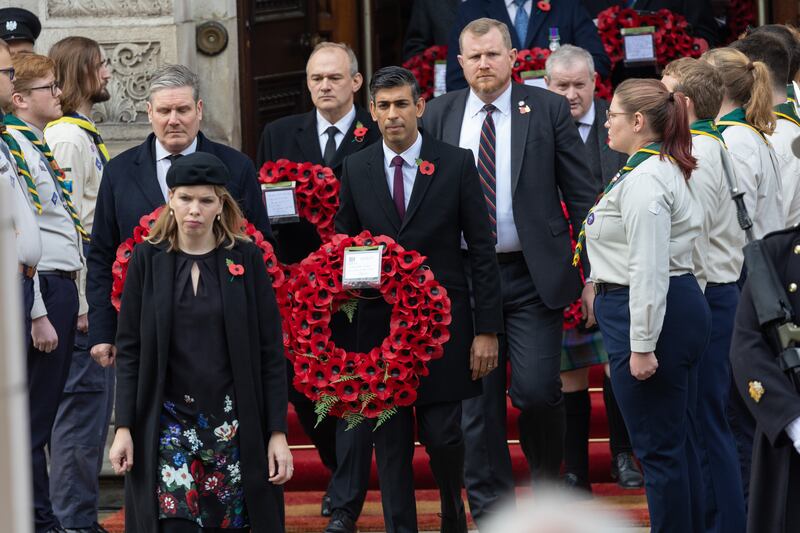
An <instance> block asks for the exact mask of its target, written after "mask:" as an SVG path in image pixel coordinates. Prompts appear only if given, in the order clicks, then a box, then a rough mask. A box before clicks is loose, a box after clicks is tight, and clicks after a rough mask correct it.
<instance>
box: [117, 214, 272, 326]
mask: <svg viewBox="0 0 800 533" xmlns="http://www.w3.org/2000/svg"><path fill="white" fill-rule="evenodd" d="M162 209H164V207H163V206H162V207H158V208H156V209H155V211H153V212H152V213H150V214H149V215H144V216H143V217H142V218H140V219H139V225H138V226H136V227H135V228H133V237H130V238H128V239H127V240H125V242H123V243H122V244H120V245H119V246H118V247H117V258H116V260H115V261H114V265H113V266H112V267H111V274H112V276H113V282H112V284H111V304H112V305H113V306H114V309H116V310H117V311H119V307H120V303H121V299H122V289H123V288H124V286H125V278H126V276H127V275H128V264H129V263H130V260H131V257H133V247H134V246H136V245H137V244H139V243H141V242H142V241H144V238H145V237H147V236H148V235H149V234H150V229H151V228H152V227H153V224H155V223H156V220H157V219H158V216H159V215H160V214H161V210H162ZM242 230H243V231H244V233H245V234H247V236H248V237H250V238H251V239H252V240H253V242H254V243H255V244H256V246H258V247H259V248H260V249H261V252H262V253H263V255H264V264H265V265H266V266H267V272H268V273H269V275H270V278H271V279H272V288H273V289H274V290H275V298H276V299H277V300H278V304H279V306H280V308H281V311H283V309H284V308H286V307H287V306H286V305H283V304H284V302H285V301H286V297H287V295H288V292H287V291H288V283H287V281H288V277H287V272H286V270H285V268H284V267H283V266H282V265H281V264H280V263H279V262H278V259H277V258H276V257H275V252H274V251H273V250H272V245H271V244H270V243H269V241H266V240H264V235H262V234H261V232H260V231H258V230H257V229H256V228H255V226H253V225H252V224H251V223H249V222H248V221H247V220H244V221H243V223H242ZM228 272H229V273H230V274H231V276H234V277H235V276H241V275H242V274H244V267H243V266H242V265H236V264H233V263H228ZM231 280H233V277H231Z"/></svg>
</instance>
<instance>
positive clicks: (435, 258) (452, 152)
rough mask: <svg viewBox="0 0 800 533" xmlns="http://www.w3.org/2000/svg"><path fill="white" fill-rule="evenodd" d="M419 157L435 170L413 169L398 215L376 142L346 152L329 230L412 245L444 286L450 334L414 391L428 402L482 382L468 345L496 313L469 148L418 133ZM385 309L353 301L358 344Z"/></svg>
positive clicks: (482, 205)
mask: <svg viewBox="0 0 800 533" xmlns="http://www.w3.org/2000/svg"><path fill="white" fill-rule="evenodd" d="M420 159H422V160H423V161H429V162H431V163H433V165H434V167H435V170H434V172H433V174H432V175H430V176H426V175H424V174H422V173H420V172H417V176H416V178H415V181H414V188H413V190H412V193H411V199H410V201H409V204H408V209H407V210H406V215H405V218H404V219H403V221H402V222H401V221H400V216H399V215H398V214H397V210H396V209H395V206H394V203H393V201H392V196H391V194H390V192H389V185H388V183H387V181H386V171H385V170H384V166H383V160H384V156H383V143H375V144H373V145H372V146H370V147H368V148H366V149H365V150H362V151H361V152H359V153H357V154H355V155H352V156H350V157H348V158H347V159H346V160H345V162H344V168H343V170H342V190H341V204H340V206H339V212H338V214H337V215H336V230H337V231H338V232H339V233H346V234H348V235H357V234H358V233H360V232H361V231H363V230H369V231H370V232H371V233H372V234H373V235H387V236H389V237H391V238H392V239H394V240H395V241H397V242H398V243H400V244H401V245H402V246H403V247H405V248H406V249H408V250H416V251H417V252H419V253H420V254H422V255H424V256H426V257H427V259H426V260H425V264H426V265H428V266H429V267H430V269H431V271H432V272H433V274H434V276H435V277H436V280H437V281H439V283H441V284H442V285H444V287H445V288H446V289H447V294H448V296H449V297H450V300H451V303H452V316H453V321H452V323H451V324H450V340H449V341H448V342H447V343H446V344H445V345H444V356H443V357H442V358H441V359H437V360H434V361H431V362H430V363H428V368H429V370H430V374H429V375H428V376H427V377H425V378H422V380H421V384H420V388H419V390H418V391H417V392H418V396H417V404H429V403H435V402H445V401H455V400H461V399H464V398H470V397H473V396H477V395H479V394H480V393H481V382H480V381H473V380H472V377H471V372H470V369H469V353H470V347H471V346H472V341H473V338H474V336H475V333H500V332H502V330H503V316H502V304H501V299H500V277H499V276H500V274H499V269H498V266H497V259H496V256H495V252H494V239H493V238H492V233H491V227H490V226H489V215H488V211H487V209H486V201H485V200H484V196H483V191H482V189H481V185H480V182H479V181H478V180H479V178H478V171H477V170H476V169H475V160H474V159H473V157H472V153H471V152H470V151H468V150H463V149H461V148H457V147H455V146H450V145H447V144H444V143H442V142H439V141H437V140H436V139H434V138H433V137H432V136H430V135H427V134H426V133H424V132H423V135H422V150H421V152H420ZM462 232H463V235H464V239H465V240H466V242H467V246H468V247H469V260H470V266H471V268H472V281H473V287H472V296H473V297H474V301H475V310H474V317H473V312H472V309H471V308H470V291H469V288H468V286H467V279H466V276H465V274H464V259H463V252H462V250H461V234H462ZM390 312H391V307H390V306H389V305H388V304H386V303H385V302H384V301H383V300H382V299H374V300H359V314H358V348H359V351H362V352H366V351H368V350H370V349H371V348H372V347H374V346H378V345H380V343H381V341H382V340H383V339H384V337H385V336H386V335H387V333H388V331H389V316H390ZM473 318H474V329H473Z"/></svg>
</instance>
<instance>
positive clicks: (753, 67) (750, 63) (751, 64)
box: [747, 61, 756, 70]
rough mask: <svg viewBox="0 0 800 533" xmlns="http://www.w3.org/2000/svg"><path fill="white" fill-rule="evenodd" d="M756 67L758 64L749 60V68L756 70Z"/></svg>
mask: <svg viewBox="0 0 800 533" xmlns="http://www.w3.org/2000/svg"><path fill="white" fill-rule="evenodd" d="M755 68H756V66H755V64H754V63H753V62H752V61H748V62H747V70H754V69H755Z"/></svg>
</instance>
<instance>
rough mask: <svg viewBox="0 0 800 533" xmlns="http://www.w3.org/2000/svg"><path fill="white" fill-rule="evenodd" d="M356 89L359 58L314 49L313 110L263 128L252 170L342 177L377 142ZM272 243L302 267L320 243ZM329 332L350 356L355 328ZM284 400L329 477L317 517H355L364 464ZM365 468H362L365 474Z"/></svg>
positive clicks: (299, 399)
mask: <svg viewBox="0 0 800 533" xmlns="http://www.w3.org/2000/svg"><path fill="white" fill-rule="evenodd" d="M362 82H363V78H362V76H361V74H360V73H359V72H358V59H356V55H355V54H354V53H353V50H352V49H351V48H350V47H349V46H347V45H346V44H344V43H330V42H323V43H320V44H318V45H317V46H316V47H315V48H314V50H313V51H312V52H311V56H309V58H308V62H307V63H306V84H307V86H308V92H309V94H310V95H311V101H312V102H313V103H314V109H313V110H311V111H309V112H307V113H302V114H297V115H289V116H288V117H283V118H281V119H278V120H276V121H274V122H271V123H269V124H267V125H266V126H265V127H264V132H263V133H262V134H261V142H260V143H259V145H258V157H257V158H256V160H257V162H258V166H259V168H260V167H261V166H262V165H263V164H264V163H265V162H267V161H276V160H278V159H288V160H290V161H293V162H296V163H304V162H310V163H314V164H321V165H325V166H327V167H329V168H330V169H331V170H332V171H333V173H334V174H335V175H336V176H339V175H341V173H342V161H344V158H345V157H347V156H348V155H350V154H353V153H355V152H358V151H360V150H362V149H364V148H365V147H367V146H369V145H370V144H372V143H374V142H376V141H377V140H379V139H380V137H381V136H380V131H379V130H378V127H377V126H376V125H375V123H374V122H373V121H372V118H371V117H370V115H369V112H368V111H367V110H366V109H364V108H363V107H361V106H358V105H355V104H354V102H353V96H354V95H355V93H356V92H358V91H359V90H361V84H362ZM359 128H361V131H359ZM364 130H366V131H364ZM362 133H363V135H359V134H362ZM275 238H276V240H277V241H278V244H277V246H276V247H275V255H276V256H277V257H278V260H280V261H281V262H282V263H284V264H292V263H298V262H300V261H302V260H303V259H305V258H306V256H308V254H309V253H311V252H313V251H314V250H316V249H317V248H319V246H320V244H322V242H321V241H320V238H319V235H318V234H317V231H316V230H315V228H314V226H313V225H312V224H311V223H310V222H308V221H306V220H299V221H297V222H291V223H286V224H279V225H276V227H275ZM331 327H332V329H333V330H334V338H335V341H336V343H337V344H339V345H340V346H341V347H342V348H344V349H346V350H354V349H355V346H354V344H355V328H354V327H352V326H351V327H348V324H347V322H346V319H345V317H344V314H342V313H337V314H336V315H335V316H334V318H333V323H332V324H331ZM286 369H287V373H288V382H289V383H290V384H291V382H292V379H293V377H294V369H293V368H292V366H291V365H287V368H286ZM289 401H290V402H292V406H293V407H294V410H295V412H296V413H297V418H298V420H299V421H300V425H301V426H302V427H303V431H305V433H306V435H308V436H309V438H310V439H311V442H313V443H314V446H315V447H316V448H317V451H318V452H319V457H320V459H321V460H322V463H323V464H324V465H325V467H326V468H327V469H328V470H330V471H331V474H332V477H331V481H330V484H329V485H328V488H327V490H326V492H325V495H324V496H323V498H322V512H321V514H322V516H330V515H331V511H332V507H333V506H336V507H342V508H347V509H349V511H350V514H351V515H354V516H358V514H359V513H360V512H361V507H360V506H358V507H353V505H356V504H354V503H353V502H363V498H364V495H365V494H366V492H367V484H366V483H365V484H363V485H356V484H354V483H351V482H350V480H351V479H353V478H359V479H360V478H362V476H360V475H359V474H358V473H355V474H353V473H352V468H353V465H354V464H356V465H359V464H361V463H363V461H357V462H356V463H353V460H352V458H351V457H350V455H351V454H350V451H351V448H352V447H351V446H349V445H348V444H347V443H343V444H344V446H343V447H342V448H341V449H339V448H337V438H336V423H335V420H334V419H333V418H330V419H325V420H323V421H322V422H320V423H319V424H317V415H316V413H315V412H314V405H313V404H312V403H311V400H309V399H308V398H306V397H305V395H303V394H301V393H300V392H298V391H296V390H295V389H294V387H291V386H290V387H289ZM349 436H350V434H349V432H348V434H346V435H345V436H343V437H342V438H343V439H345V440H346V439H347V438H348V437H349ZM365 453H368V454H369V456H370V458H371V457H372V450H366V451H365ZM340 465H341V466H340ZM369 467H370V465H369V463H367V469H369ZM356 468H358V467H357V466H356ZM367 474H369V472H367ZM340 480H341V482H340ZM335 522H336V519H331V524H329V528H333V530H334V531H337V532H338V531H344V532H347V531H349V529H348V528H347V525H346V524H335ZM337 528H338V529H337ZM342 528H344V529H342Z"/></svg>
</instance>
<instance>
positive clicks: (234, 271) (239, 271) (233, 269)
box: [225, 259, 244, 281]
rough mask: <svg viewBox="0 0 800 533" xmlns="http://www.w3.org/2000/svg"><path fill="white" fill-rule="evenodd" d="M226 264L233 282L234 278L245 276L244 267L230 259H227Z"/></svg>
mask: <svg viewBox="0 0 800 533" xmlns="http://www.w3.org/2000/svg"><path fill="white" fill-rule="evenodd" d="M225 264H226V265H228V272H230V274H231V281H233V278H236V277H239V276H242V275H244V267H243V266H242V265H237V264H236V263H234V262H233V261H231V260H230V259H226V260H225Z"/></svg>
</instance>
